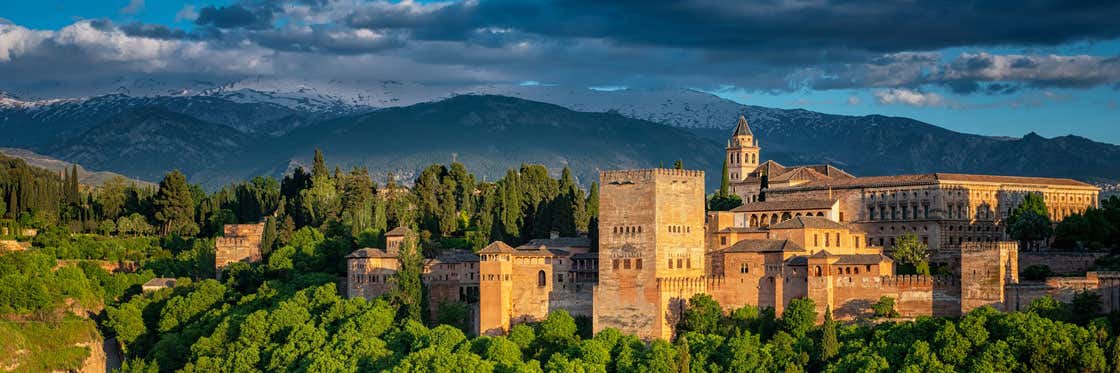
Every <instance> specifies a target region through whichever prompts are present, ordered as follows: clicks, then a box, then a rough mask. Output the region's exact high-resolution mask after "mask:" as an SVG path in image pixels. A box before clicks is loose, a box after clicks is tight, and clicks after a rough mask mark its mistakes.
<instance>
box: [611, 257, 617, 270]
mask: <svg viewBox="0 0 1120 373" xmlns="http://www.w3.org/2000/svg"><path fill="white" fill-rule="evenodd" d="M611 268H612V269H618V259H613V260H611Z"/></svg>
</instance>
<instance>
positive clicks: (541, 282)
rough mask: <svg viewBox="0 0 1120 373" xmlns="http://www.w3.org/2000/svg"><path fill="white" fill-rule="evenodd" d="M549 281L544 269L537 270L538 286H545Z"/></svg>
mask: <svg viewBox="0 0 1120 373" xmlns="http://www.w3.org/2000/svg"><path fill="white" fill-rule="evenodd" d="M547 282H548V276H546V275H545V274H544V271H543V270H541V271H537V286H539V287H544V286H545V284H546V283H547Z"/></svg>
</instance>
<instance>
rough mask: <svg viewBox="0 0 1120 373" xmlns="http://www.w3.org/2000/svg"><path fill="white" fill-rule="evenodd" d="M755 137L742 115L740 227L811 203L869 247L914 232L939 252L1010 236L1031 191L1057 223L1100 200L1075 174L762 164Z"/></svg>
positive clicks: (735, 188) (736, 143)
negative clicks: (878, 172)
mask: <svg viewBox="0 0 1120 373" xmlns="http://www.w3.org/2000/svg"><path fill="white" fill-rule="evenodd" d="M758 141H759V140H758V139H757V138H755V137H754V136H753V134H752V133H751V131H750V128H749V126H748V125H747V122H746V120H745V119H743V118H742V117H740V118H739V122H738V124H737V125H736V127H735V130H734V131H732V134H731V137H730V139H729V140H728V147H727V157H728V165H729V174H730V175H731V176H732V177H731V185H730V187H731V191H732V193H735V194H736V195H738V196H740V197H741V198H742V199H743V201H744V202H745V203H744V205H743V206H741V207H739V208H737V209H736V210H735V211H736V212H737V213H738V214H737V215H736V216H735V218H736V219H744V220H745V221H746V222H745V223H740V224H736V226H739V227H747V228H757V227H764V226H767V225H770V224H775V223H778V222H780V221H783V220H787V219H789V218H792V217H795V216H797V215H798V214H806V213H809V212H810V211H806V210H809V209H810V207H814V208H817V209H816V210H815V211H814V212H812V213H813V214H814V215H815V216H820V215H818V214H817V212H821V213H822V214H823V215H824V216H827V217H829V218H830V219H833V220H835V221H839V222H847V223H852V224H853V226H854V227H855V228H857V229H859V230H862V231H864V232H866V233H867V237H868V239H869V240H870V241H869V242H868V244H875V245H878V246H883V247H886V248H890V247H892V246H894V244H895V242H896V241H897V238H898V237H899V236H901V235H903V234H906V233H913V234H915V235H917V236H919V237H920V238H921V239H922V241H923V242H925V243H926V244H927V245H929V247H930V248H931V249H933V250H939V249H941V248H942V247H955V246H959V245H960V244H961V243H964V242H998V241H1002V240H1006V239H1008V237H1007V235H1006V234H1005V232H1006V229H1005V228H1004V227H1003V225H1002V222H1003V220H1004V219H1006V218H1007V217H1008V216H1009V215H1010V213H1011V211H1012V209H1014V208H1015V206H1017V205H1018V204H1019V203H1020V202H1021V201H1022V200H1023V198H1024V197H1025V196H1026V195H1027V194H1028V193H1037V194H1040V195H1042V196H1043V198H1044V200H1045V201H1046V205H1047V207H1049V208H1050V211H1049V215H1050V218H1051V220H1053V221H1054V222H1058V221H1061V220H1062V219H1063V218H1065V217H1066V216H1069V215H1071V214H1074V213H1080V212H1083V211H1085V209H1087V208H1090V207H1098V205H1099V200H1098V198H1099V193H1100V189H1099V188H1097V187H1095V186H1093V185H1089V184H1086V183H1083V182H1079V181H1076V180H1071V179H1060V178H1043V177H1018V176H994V175H969V174H952V173H928V174H915V175H893V176H871V177H855V176H852V175H851V174H849V173H847V172H844V171H843V170H840V169H837V168H835V167H832V166H829V165H811V166H797V167H785V166H782V165H780V164H778V163H777V162H774V161H766V162H762V163H758V162H756V159H757V157H758V155H759V153H760V151H761V147H760V146H759V145H758ZM745 143H749V144H750V146H744V145H742V144H745ZM741 160H747V161H742V162H741ZM752 167H754V168H753V169H751V168H752ZM748 169H749V171H748ZM732 171H733V172H732ZM737 176H738V177H737ZM763 195H764V196H763ZM760 197H764V200H765V202H760V201H759V199H760ZM832 201H836V202H838V203H837V205H836V206H831V205H830V203H831V202H832ZM826 206H827V207H828V208H827V209H826V208H825V207H826Z"/></svg>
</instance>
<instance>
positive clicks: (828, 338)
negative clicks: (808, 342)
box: [821, 307, 840, 362]
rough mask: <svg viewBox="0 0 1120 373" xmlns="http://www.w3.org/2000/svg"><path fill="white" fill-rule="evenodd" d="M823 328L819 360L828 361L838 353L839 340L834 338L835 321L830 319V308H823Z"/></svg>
mask: <svg viewBox="0 0 1120 373" xmlns="http://www.w3.org/2000/svg"><path fill="white" fill-rule="evenodd" d="M822 328H823V329H824V330H823V331H822V332H821V361H822V362H824V361H828V360H830V359H832V358H833V357H835V356H836V355H837V354H839V353H840V342H838V341H837V338H836V321H834V320H832V309H831V307H826V308H825V309H824V325H822Z"/></svg>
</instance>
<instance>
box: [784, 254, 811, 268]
mask: <svg viewBox="0 0 1120 373" xmlns="http://www.w3.org/2000/svg"><path fill="white" fill-rule="evenodd" d="M786 265H791V266H807V265H809V257H807V256H804V255H798V256H794V257H790V258H789V259H786Z"/></svg>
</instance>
